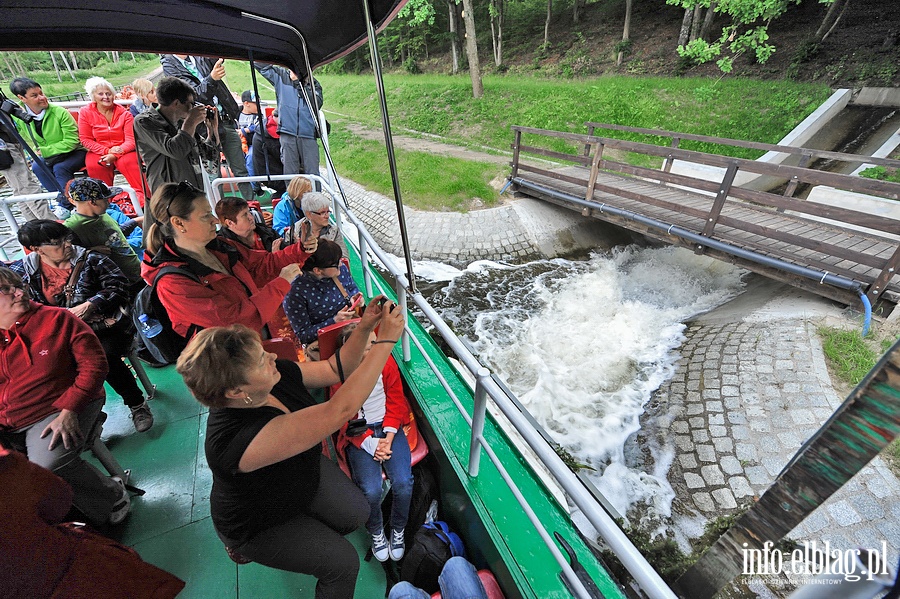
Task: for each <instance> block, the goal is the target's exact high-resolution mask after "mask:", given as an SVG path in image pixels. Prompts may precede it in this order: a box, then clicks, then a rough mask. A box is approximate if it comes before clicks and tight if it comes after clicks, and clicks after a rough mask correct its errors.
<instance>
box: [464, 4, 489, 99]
mask: <svg viewBox="0 0 900 599" xmlns="http://www.w3.org/2000/svg"><path fill="white" fill-rule="evenodd" d="M462 3H463V21H464V22H465V24H466V56H468V58H469V76H470V77H471V78H472V96H473V97H475V98H480V97H481V96H483V95H484V84H483V83H482V82H481V62H479V60H478V42H477V41H476V39H475V11H474V10H473V9H472V0H462Z"/></svg>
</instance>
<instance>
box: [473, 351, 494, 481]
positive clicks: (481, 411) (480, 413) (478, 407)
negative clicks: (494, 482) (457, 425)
mask: <svg viewBox="0 0 900 599" xmlns="http://www.w3.org/2000/svg"><path fill="white" fill-rule="evenodd" d="M490 376H491V371H490V370H488V369H487V368H479V369H478V375H477V378H476V379H475V403H474V405H473V406H472V439H471V440H470V441H469V476H472V477H475V476H478V466H479V464H480V463H481V444H480V443H479V442H478V439H479V438H481V437H482V436H483V435H484V419H485V413H486V412H487V391H486V390H485V388H484V379H487V378H490Z"/></svg>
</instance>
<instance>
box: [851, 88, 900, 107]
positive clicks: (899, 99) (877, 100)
mask: <svg viewBox="0 0 900 599" xmlns="http://www.w3.org/2000/svg"><path fill="white" fill-rule="evenodd" d="M850 103H851V104H856V105H859V106H894V107H896V108H900V87H864V88H862V89H861V90H859V94H858V95H857V96H856V98H854V99H853V100H852V101H851V102H850Z"/></svg>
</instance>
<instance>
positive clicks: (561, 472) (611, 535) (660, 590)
mask: <svg viewBox="0 0 900 599" xmlns="http://www.w3.org/2000/svg"><path fill="white" fill-rule="evenodd" d="M285 176H286V177H293V176H296V175H285ZM304 176H307V177H309V178H310V179H314V180H317V181H321V183H322V186H323V189H325V190H326V191H328V192H329V193H330V194H331V196H332V198H334V202H335V205H336V206H338V207H339V208H340V209H341V210H343V212H344V214H345V217H346V219H347V220H348V221H349V222H350V223H351V224H352V225H353V226H354V227H356V229H357V233H358V236H359V237H358V239H357V240H354V239H352V238H348V239H349V241H350V243H351V244H352V243H354V241H356V244H355V245H356V247H357V248H364V249H365V253H364V252H363V251H362V250H360V261H361V263H362V265H363V273H364V278H365V279H366V289H367V294H368V295H370V296H371V295H372V293H371V291H373V289H372V287H371V281H372V280H373V279H374V280H375V281H376V282H377V281H378V279H377V278H375V277H372V276H371V273H370V271H371V269H373V266H372V264H370V262H369V258H368V255H367V254H368V253H371V254H373V255H374V256H375V257H376V258H377V259H378V261H379V262H380V263H381V265H382V266H383V267H384V268H385V269H387V270H388V271H389V272H390V273H391V275H392V276H393V277H394V279H395V281H396V284H397V290H401V291H403V292H405V293H404V294H405V295H407V297H409V298H411V299H412V301H413V302H414V303H415V304H416V306H418V308H419V309H420V310H421V311H422V313H423V314H424V315H425V318H427V319H428V320H429V321H430V322H431V324H432V325H434V327H435V329H436V330H437V332H438V333H439V334H440V335H441V337H442V338H443V339H444V341H445V342H446V343H447V345H448V346H449V347H450V349H451V350H452V351H453V352H454V354H455V355H456V357H457V358H458V359H459V361H460V363H461V364H462V365H463V366H464V367H465V368H466V370H468V371H469V372H470V373H471V374H472V375H473V376H474V377H475V379H476V381H478V387H479V388H480V389H479V388H477V389H476V393H480V392H482V391H483V392H484V393H485V394H486V395H487V396H489V397H490V398H491V399H492V400H493V402H494V404H495V405H496V406H497V407H498V408H499V409H500V411H501V412H502V413H503V414H504V416H505V417H506V418H507V419H508V420H509V422H510V423H511V424H512V426H513V428H515V430H516V432H517V433H518V434H519V435H520V436H521V437H522V439H523V440H524V441H525V442H526V444H527V445H528V446H529V447H530V448H531V450H532V451H534V453H535V454H536V455H537V456H538V458H539V459H540V460H541V462H542V463H543V464H544V465H545V466H546V467H547V470H548V471H549V472H550V474H551V475H552V476H553V478H554V479H555V480H556V481H557V483H558V484H559V485H560V486H561V487H562V488H563V490H564V491H565V492H566V493H567V495H568V496H569V498H570V499H571V500H572V502H573V503H574V504H575V505H576V506H577V507H578V508H579V509H580V510H581V512H582V513H583V514H584V515H585V517H586V518H587V519H588V521H589V522H590V524H591V525H592V526H593V527H594V529H595V530H597V532H598V533H599V534H600V536H601V537H602V538H603V540H604V541H605V542H606V543H607V544H608V545H609V547H610V548H611V549H612V550H613V552H614V553H615V554H616V557H617V558H618V559H619V561H620V562H621V563H622V565H623V566H625V568H626V569H627V570H628V571H629V573H630V574H631V575H632V576H633V577H634V579H635V581H637V583H638V584H639V585H640V586H641V588H642V589H643V590H644V592H645V593H646V594H647V596H648V597H650V598H651V599H675V597H676V595H675V593H674V592H672V590H671V589H670V588H669V586H668V585H667V584H666V583H665V582H664V581H663V580H662V578H661V577H660V576H659V574H658V573H657V572H656V570H654V569H653V566H651V565H650V563H649V562H647V560H646V558H644V556H643V555H642V554H641V553H640V552H639V551H638V550H637V548H636V547H635V546H634V544H633V543H632V542H631V540H630V539H628V537H627V536H626V535H625V533H624V532H623V531H622V530H621V529H620V528H619V526H618V525H617V524H616V522H615V521H614V520H613V519H612V517H610V515H609V514H608V513H606V511H604V509H603V508H602V506H600V505H598V503H597V501H596V499H595V498H594V497H593V495H591V493H590V492H589V491H588V490H587V489H586V488H585V486H584V485H583V484H582V483H581V481H580V480H579V479H578V477H577V476H576V475H575V473H574V472H572V471H571V470H570V469H569V467H568V466H566V464H565V463H564V462H563V461H562V459H561V458H560V457H559V455H557V453H556V451H555V450H554V449H553V447H551V446H550V444H549V443H548V442H547V440H546V439H544V437H542V436H541V435H540V433H539V432H538V431H536V430H535V429H534V428H533V427H532V426H531V425H530V423H529V421H528V418H527V417H526V416H525V415H523V413H522V412H521V411H520V408H519V406H520V405H521V404H520V403H519V404H518V405H516V404H517V403H518V400H516V401H515V402H514V401H512V400H510V397H508V396H507V393H508V392H509V391H508V390H506V389H504V388H502V387H501V386H500V385H498V384H497V382H496V381H494V380H493V378H492V374H491V372H490V370H488V369H486V368H485V367H484V365H483V364H481V363H480V362H479V361H478V358H476V357H475V356H474V355H473V354H472V353H471V352H470V351H469V349H468V348H467V347H466V346H465V345H464V344H463V342H462V341H461V340H460V339H459V338H458V337H457V336H456V334H455V333H454V332H453V331H452V329H451V328H450V326H449V325H448V324H447V323H446V322H444V320H443V319H442V318H441V316H440V315H439V314H438V313H437V311H435V309H434V308H433V307H432V306H431V304H429V303H428V301H427V300H426V299H425V298H424V296H422V294H421V293H418V292H417V293H408V290H409V281H408V280H407V278H406V274H405V273H403V272H401V271H400V270H398V269H396V268H395V267H394V262H393V261H392V260H391V259H390V258H389V257H388V254H387V253H386V252H385V251H384V250H383V249H382V248H381V246H379V245H378V243H377V242H376V241H375V239H374V238H373V237H372V235H371V234H370V233H369V231H368V229H367V228H366V226H365V224H363V222H362V221H361V220H359V218H358V217H357V216H356V215H355V214H354V213H353V212H352V211H351V210H350V209H349V207H348V206H347V204H346V203H345V202H344V199H343V198H342V197H341V196H340V195H339V194H337V193H335V192H334V190H333V189H331V187H330V186H329V185H328V184H327V182H325V181H324V180H323V179H322V178H321V177H316V176H315V175H304ZM265 178H266V177H228V178H222V179H215V180H213V181H212V183H211V185H212V186H213V188H214V189H218V187H221V185H223V184H225V183H234V182H241V181H255V180H265ZM273 178H275V177H274V176H273ZM335 216H336V217H337V214H335ZM378 291H379V292H386V291H388V290H387V289H384V288H380V289H378ZM401 301H402V300H401ZM403 339H404V341H405V342H406V343H408V340H412V342H413V343H414V344H415V345H416V346H417V347H418V349H419V351H420V353H421V354H422V355H423V357H424V359H425V361H426V363H427V364H428V365H429V367H430V368H431V370H432V372H434V373H435V375H436V378H437V379H438V381H439V382H440V384H441V385H442V386H443V387H444V389H445V390H446V391H447V392H448V395H449V396H450V398H451V401H452V402H453V403H454V405H455V406H456V409H457V410H458V411H459V412H460V413H461V414H462V416H463V418H464V419H465V420H466V422H467V423H468V424H469V426H470V427H471V426H472V421H473V418H476V417H477V418H484V414H483V413H482V414H481V415H480V416H479V415H478V413H476V414H475V415H474V416H473V417H470V416H469V415H468V414H467V413H466V410H465V409H464V407H463V405H462V403H461V402H460V401H459V399H458V398H457V396H456V394H455V393H454V392H453V390H452V388H451V387H450V385H449V383H448V382H447V380H446V378H445V377H444V376H443V375H442V374H441V372H440V370H439V369H438V367H437V365H435V364H434V362H433V361H432V360H431V359H430V358H429V357H428V356H427V354H426V353H425V351H424V348H423V347H422V346H421V345H420V343H419V341H418V339H416V338H415V336H413V335H410V333H409V330H408V329H405V330H404V333H403ZM403 354H404V360H407V361H408V360H409V356H408V350H407V349H406V347H404V348H403ZM485 407H486V402H484V404H481V405H480V406H479V412H481V411H483V410H484V409H485ZM473 437H474V439H473V441H472V442H475V443H477V444H478V445H480V446H481V447H483V448H485V452H486V453H487V454H488V457H489V458H490V459H491V462H492V463H493V464H494V465H495V467H497V469H498V472H499V473H500V476H501V477H502V478H503V479H504V481H505V482H506V484H507V486H509V488H510V491H511V492H512V493H513V495H514V496H515V497H516V499H517V501H518V502H519V503H520V505H521V506H522V509H523V510H524V511H525V513H526V515H527V516H528V517H529V519H530V520H531V521H532V523H533V524H534V526H535V527H536V529H537V531H538V534H539V535H540V536H541V538H542V540H543V541H544V543H545V544H546V545H547V547H548V550H549V551H550V552H551V553H552V554H553V556H554V558H556V559H557V561H558V562H559V561H560V560H562V561H561V562H560V567H561V568H562V570H563V573H564V575H565V576H566V580H567V582H569V583H571V587H572V588H574V589H576V592H577V593H578V594H579V596H584V597H588V596H589V595H587V590H586V589H584V585H583V584H582V583H581V582H580V581H579V580H578V578H577V576H576V575H575V573H574V571H572V569H571V566H570V565H569V563H568V560H566V559H565V557H564V556H563V555H562V553H561V552H560V551H559V548H558V547H557V546H556V544H555V543H554V542H553V540H552V538H551V537H550V535H549V534H546V529H544V527H543V525H542V524H541V523H540V521H539V520H537V517H536V515H534V514H533V512H531V511H530V507H529V506H528V505H527V501H525V499H524V497H523V496H522V495H521V491H519V489H518V487H516V485H515V481H513V480H512V479H511V478H510V477H509V474H508V473H507V472H506V470H505V469H504V468H503V465H502V464H501V463H500V462H499V458H497V456H496V454H495V453H494V451H493V449H491V448H490V444H489V443H488V441H487V440H486V439H484V437H483V436H482V435H480V434H477V435H473ZM471 467H472V465H471V464H470V468H471ZM542 531H543V532H542Z"/></svg>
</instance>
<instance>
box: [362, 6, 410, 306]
mask: <svg viewBox="0 0 900 599" xmlns="http://www.w3.org/2000/svg"><path fill="white" fill-rule="evenodd" d="M361 2H362V5H363V12H364V14H365V17H366V33H367V35H368V37H369V55H370V58H371V61H372V70H373V71H374V74H375V86H376V87H377V88H378V102H379V104H380V106H381V123H382V127H383V128H384V146H385V148H386V149H387V157H388V167H389V168H390V171H391V185H392V186H393V188H394V202H395V203H396V204H397V221H398V223H399V225H400V240H401V241H402V243H403V257H404V258H405V259H406V275H407V279H409V291H410V293H416V277H415V273H414V272H413V263H412V254H410V252H409V233H408V232H407V230H406V216H405V215H404V213H403V199H402V198H401V197H400V179H399V178H398V176H397V159H396V156H395V155H394V140H393V137H392V135H391V119H390V117H389V116H388V110H387V99H386V97H385V93H384V79H383V77H382V74H381V57H380V56H379V55H378V41H377V40H376V39H375V26H374V24H373V23H372V13H371V11H370V10H369V0H361Z"/></svg>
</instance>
